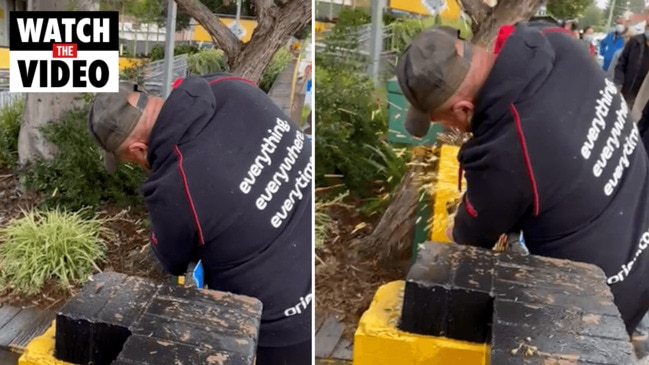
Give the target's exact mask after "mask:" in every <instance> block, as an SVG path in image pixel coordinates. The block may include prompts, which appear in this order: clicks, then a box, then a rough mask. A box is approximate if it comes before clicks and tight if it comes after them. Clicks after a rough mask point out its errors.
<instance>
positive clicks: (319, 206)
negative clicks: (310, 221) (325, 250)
mask: <svg viewBox="0 0 649 365" xmlns="http://www.w3.org/2000/svg"><path fill="white" fill-rule="evenodd" d="M348 194H349V192H345V193H343V194H340V195H338V196H336V197H334V198H333V199H330V200H325V199H322V198H319V197H318V198H316V203H315V229H314V230H315V232H314V233H315V242H314V246H315V248H316V249H318V248H320V247H322V245H323V244H324V242H325V241H326V240H327V239H328V238H329V237H330V235H331V234H334V233H335V222H334V220H333V218H331V216H330V215H329V210H330V209H331V207H333V206H335V205H344V204H343V200H344V199H345V198H346V197H347V196H348Z"/></svg>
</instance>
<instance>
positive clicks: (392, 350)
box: [354, 281, 489, 365]
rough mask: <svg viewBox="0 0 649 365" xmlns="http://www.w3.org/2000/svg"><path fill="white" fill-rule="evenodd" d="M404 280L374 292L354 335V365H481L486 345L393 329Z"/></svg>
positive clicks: (398, 311) (398, 310)
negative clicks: (372, 298)
mask: <svg viewBox="0 0 649 365" xmlns="http://www.w3.org/2000/svg"><path fill="white" fill-rule="evenodd" d="M404 285H405V282H404V281H394V282H391V283H388V284H385V285H383V286H381V287H380V288H379V290H377V292H376V294H375V296H374V300H373V301H372V304H371V305H370V308H369V309H368V310H367V311H366V312H365V313H364V314H363V316H362V317H361V320H360V322H359V325H358V328H357V329H356V333H355V335H354V365H394V364H399V365H485V364H487V363H486V360H485V359H486V357H487V354H488V353H489V351H488V350H489V349H488V345H486V344H473V343H468V342H462V341H455V340H451V339H448V338H444V337H432V336H421V335H414V334H410V333H406V332H402V331H400V330H399V329H398V328H397V323H398V320H399V316H400V313H401V305H402V300H403V288H404Z"/></svg>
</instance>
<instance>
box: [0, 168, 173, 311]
mask: <svg viewBox="0 0 649 365" xmlns="http://www.w3.org/2000/svg"><path fill="white" fill-rule="evenodd" d="M39 201H40V197H39V196H38V194H35V193H32V192H26V193H22V192H20V191H19V190H18V189H17V181H16V178H15V176H14V174H13V173H12V172H11V170H9V169H7V168H5V167H1V166H0V227H6V225H7V224H9V222H11V220H13V219H15V218H19V217H21V215H22V212H23V211H28V210H31V209H32V208H33V207H34V206H36V205H37V204H38V202H39ZM99 214H100V216H101V217H104V218H111V220H110V221H109V222H108V223H107V228H109V229H111V230H112V231H113V233H114V238H113V239H112V240H111V242H107V248H108V250H107V252H106V259H105V260H104V261H103V262H98V263H97V265H98V267H99V269H101V270H102V271H117V272H120V273H124V274H127V275H136V276H140V277H145V278H150V279H152V280H154V281H156V282H161V281H165V280H171V278H170V276H168V275H166V274H165V273H164V272H162V271H161V269H160V266H159V264H158V263H157V261H156V259H155V258H154V257H153V256H152V253H151V251H150V249H149V247H148V228H146V225H145V224H143V222H144V221H145V220H146V219H147V213H146V209H144V208H143V207H139V208H136V209H132V208H121V207H116V206H113V205H110V204H107V205H105V206H103V207H101V208H100V209H99ZM0 244H1V243H0ZM78 289H79V287H72V288H69V289H60V288H58V287H57V285H56V283H55V282H54V281H50V282H48V283H47V284H46V285H45V287H44V288H43V290H41V291H40V292H39V293H38V294H35V295H29V296H24V295H19V294H16V293H13V292H11V291H10V290H9V291H7V292H4V293H0V306H2V305H4V304H9V305H15V306H24V307H38V308H42V309H50V310H56V309H57V308H58V307H60V306H62V305H63V304H64V303H65V302H66V300H67V299H68V298H69V297H71V296H72V295H74V293H75V292H76V291H77V290H78Z"/></svg>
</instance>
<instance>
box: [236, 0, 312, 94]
mask: <svg viewBox="0 0 649 365" xmlns="http://www.w3.org/2000/svg"><path fill="white" fill-rule="evenodd" d="M309 21H311V0H292V1H290V2H288V3H286V5H284V6H282V7H278V6H272V7H270V8H268V9H267V10H266V11H263V12H261V11H260V10H259V9H258V10H257V27H256V28H255V31H254V32H253V34H252V38H251V39H250V42H248V43H247V44H245V45H244V46H243V49H242V50H241V52H239V53H238V54H237V55H236V56H235V57H234V59H233V61H232V62H231V63H230V67H231V69H232V72H234V73H236V74H239V75H243V77H246V78H248V79H250V80H253V81H255V82H259V80H261V77H262V75H263V73H264V70H265V69H266V66H268V64H269V63H270V61H271V60H272V59H273V55H275V53H276V52H277V50H279V49H280V48H281V47H282V46H284V45H286V44H287V42H288V41H289V40H290V39H291V36H292V35H293V34H295V33H297V31H299V30H300V29H302V28H303V27H304V26H305V25H307V24H308V23H309Z"/></svg>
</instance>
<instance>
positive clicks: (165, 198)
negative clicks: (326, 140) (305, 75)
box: [143, 75, 313, 346]
mask: <svg viewBox="0 0 649 365" xmlns="http://www.w3.org/2000/svg"><path fill="white" fill-rule="evenodd" d="M150 145H151V147H150V148H151V153H152V154H153V156H152V159H153V164H152V174H151V177H150V178H149V180H148V181H147V183H146V184H145V186H144V187H143V192H144V195H145V197H146V199H147V203H148V205H149V209H150V214H151V222H152V228H153V232H154V234H155V235H156V241H157V242H158V244H157V245H154V247H155V246H160V247H162V245H167V247H169V249H168V251H163V250H164V248H158V251H159V253H158V256H159V257H161V256H162V257H161V261H162V262H163V264H164V263H165V262H168V263H173V262H174V261H177V262H178V265H181V264H182V260H180V259H179V258H178V256H181V255H180V254H176V253H178V252H179V251H180V249H179V247H183V246H187V247H190V246H192V242H196V245H195V246H194V247H195V250H193V252H192V253H190V256H192V258H194V259H196V258H200V259H201V260H202V262H203V265H204V267H205V274H206V281H207V283H208V286H209V287H210V289H216V290H223V291H231V292H235V293H241V294H246V295H249V296H253V297H257V298H259V299H260V300H262V302H263V304H264V314H263V317H262V329H261V333H260V339H259V344H260V346H288V345H293V344H296V343H298V342H302V341H304V340H306V339H308V338H309V335H310V322H311V317H310V315H308V313H310V301H311V297H312V295H311V285H310V284H311V250H312V249H311V244H310V242H311V230H312V225H311V210H312V201H311V176H312V175H313V164H312V159H311V144H310V143H309V142H308V141H307V140H306V138H305V136H304V134H302V133H301V132H300V131H299V130H298V129H297V127H296V126H295V125H294V124H293V123H292V122H290V121H288V120H287V119H286V116H284V115H283V113H281V111H280V110H279V108H278V107H277V106H276V105H274V104H273V103H272V101H270V100H269V99H268V97H267V96H266V95H265V94H264V93H263V92H262V91H261V90H259V89H257V88H256V87H253V86H251V85H249V84H248V83H247V82H246V81H245V80H242V79H240V78H237V77H234V76H229V75H216V76H214V77H205V78H202V77H196V76H192V77H188V78H187V79H185V80H184V81H183V82H182V83H181V84H180V85H179V86H178V87H177V88H176V89H175V90H174V91H173V92H172V94H171V95H170V96H169V98H168V99H167V101H166V102H165V104H164V106H163V108H162V110H161V112H160V116H159V118H158V121H157V122H156V125H155V127H154V129H153V131H152V133H151V140H150ZM177 232H187V233H186V234H184V235H181V234H179V233H177ZM163 240H166V241H165V242H164V243H163ZM154 242H155V241H154Z"/></svg>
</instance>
